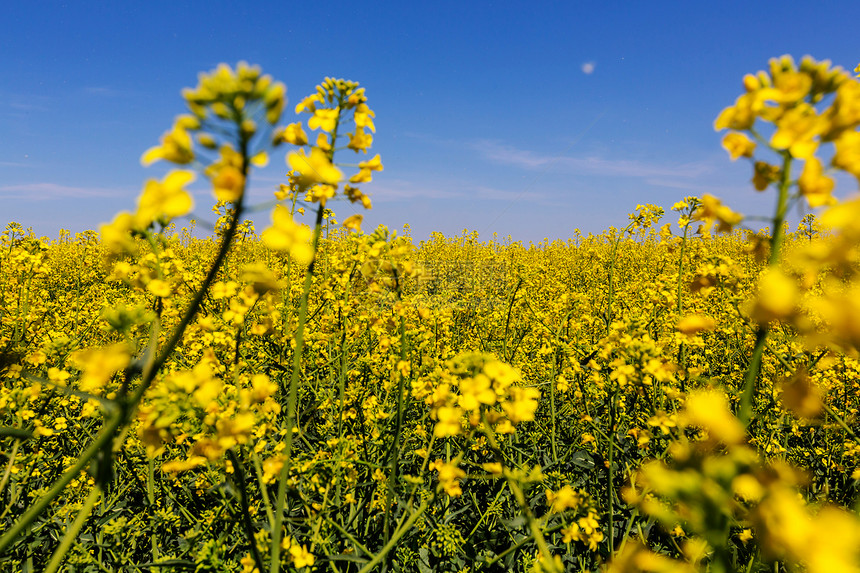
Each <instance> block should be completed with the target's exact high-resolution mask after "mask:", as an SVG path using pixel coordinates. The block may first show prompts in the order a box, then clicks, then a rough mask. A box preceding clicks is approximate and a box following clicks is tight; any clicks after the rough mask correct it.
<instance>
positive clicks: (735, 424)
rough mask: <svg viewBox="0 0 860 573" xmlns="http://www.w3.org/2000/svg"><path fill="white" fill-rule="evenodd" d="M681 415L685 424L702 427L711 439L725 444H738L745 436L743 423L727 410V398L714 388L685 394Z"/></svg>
mask: <svg viewBox="0 0 860 573" xmlns="http://www.w3.org/2000/svg"><path fill="white" fill-rule="evenodd" d="M682 417H683V419H684V421H685V423H686V424H689V425H693V426H700V427H702V428H704V429H705V430H707V431H708V435H709V436H710V438H711V439H712V440H718V441H720V442H722V443H724V444H727V445H734V444H740V443H742V442H743V441H744V438H745V437H746V431H745V430H744V427H743V424H741V423H740V421H739V420H738V419H737V418H735V416H734V415H733V414H732V412H731V410H729V403H728V400H726V397H725V396H724V395H723V394H721V393H719V392H717V391H715V390H697V391H695V392H693V393H692V394H690V395H689V396H687V402H686V404H685V406H684V412H683V416H682Z"/></svg>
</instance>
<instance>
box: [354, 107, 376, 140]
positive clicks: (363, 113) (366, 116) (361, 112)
mask: <svg viewBox="0 0 860 573" xmlns="http://www.w3.org/2000/svg"><path fill="white" fill-rule="evenodd" d="M373 117H376V114H375V113H374V112H373V110H372V109H370V108H369V107H367V104H364V103H360V104H358V105H357V106H356V107H355V115H354V117H353V119H354V120H355V125H356V126H358V127H363V128H367V129H369V130H370V131H372V132H374V133H376V127H375V126H374V125H373V119H371V118H373Z"/></svg>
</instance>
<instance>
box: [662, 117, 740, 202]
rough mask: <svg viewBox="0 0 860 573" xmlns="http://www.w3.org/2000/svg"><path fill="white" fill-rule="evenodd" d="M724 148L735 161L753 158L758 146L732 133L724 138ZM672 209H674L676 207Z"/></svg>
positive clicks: (735, 132)
mask: <svg viewBox="0 0 860 573" xmlns="http://www.w3.org/2000/svg"><path fill="white" fill-rule="evenodd" d="M723 147H724V148H725V149H726V151H728V152H729V157H731V159H732V161H734V160H735V159H737V158H738V157H752V156H753V152H754V151H755V147H756V144H755V142H754V141H752V140H751V139H750V138H749V137H747V136H746V135H744V134H743V133H739V132H737V131H732V132H730V133H727V134H726V135H725V137H723ZM675 205H676V206H677V205H678V204H677V203H676V204H675ZM685 206H686V205H685ZM672 208H673V209H674V208H675V207H672Z"/></svg>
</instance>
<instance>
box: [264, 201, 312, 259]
mask: <svg viewBox="0 0 860 573" xmlns="http://www.w3.org/2000/svg"><path fill="white" fill-rule="evenodd" d="M272 222H273V224H272V226H271V227H269V228H268V229H266V230H265V231H263V235H262V239H263V243H265V245H266V246H267V247H269V248H270V249H273V250H276V251H289V253H290V256H291V257H292V258H293V259H294V260H295V261H296V262H298V263H300V264H302V265H308V264H310V262H311V260H313V257H314V253H313V248H312V247H311V246H310V245H309V244H308V241H309V240H310V238H311V235H312V232H311V230H310V228H309V227H308V226H307V225H300V224H298V223H296V222H295V221H293V217H292V215H290V212H289V211H288V210H287V208H286V207H284V206H283V205H276V206H275V208H274V210H273V211H272Z"/></svg>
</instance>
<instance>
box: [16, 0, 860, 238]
mask: <svg viewBox="0 0 860 573" xmlns="http://www.w3.org/2000/svg"><path fill="white" fill-rule="evenodd" d="M811 6H812V5H811V4H810V3H808V2H799V1H783V2H763V1H762V2H749V1H748V0H747V1H743V2H734V1H720V2H691V1H689V0H687V1H684V2H674V1H673V2H656V1H654V2H632V1H628V2H600V3H596V2H593V3H586V2H574V1H568V2H530V3H523V2H478V1H475V2H462V1H459V2H445V1H434V2H420V3H419V2H414V3H413V2H364V3H356V2H349V3H346V2H344V3H340V2H328V3H326V2H295V1H281V2H271V3H268V2H256V3H250V2H247V3H244V2H243V3H238V2H226V1H224V2H221V1H213V0H210V1H207V2H202V1H201V2H197V1H193V2H183V1H179V0H174V1H171V2H162V1H148V2H130V1H129V2H127V1H115V2H111V1H107V0H101V1H95V0H86V1H85V0H80V1H77V2H74V1H70V2H47V1H39V0H32V1H27V2H14V3H9V5H8V6H6V7H4V14H3V18H2V21H0V54H2V55H3V58H2V59H3V73H2V80H0V213H2V215H0V223H2V224H5V223H7V222H9V221H17V222H19V223H21V224H22V225H24V226H25V227H27V226H31V227H33V229H34V231H35V232H36V233H37V235H47V236H51V237H56V236H57V233H58V230H59V229H60V228H65V229H70V230H71V231H73V232H80V231H82V230H85V229H94V228H97V227H98V224H99V223H101V222H104V221H108V220H110V219H111V218H112V217H113V215H114V214H115V213H116V212H117V211H120V210H123V209H129V210H130V209H133V207H134V204H135V203H134V202H135V199H136V197H137V195H138V193H139V192H140V189H141V188H142V185H143V183H144V181H145V180H146V179H147V178H150V177H158V176H161V175H162V174H163V169H162V168H160V167H151V168H144V167H142V166H141V165H140V161H139V159H140V156H141V154H142V152H143V151H144V150H146V149H147V148H148V147H150V146H152V145H155V144H156V143H157V142H158V139H159V137H160V136H161V134H162V133H163V132H164V131H165V130H167V129H168V128H169V126H170V124H171V122H172V120H173V118H174V116H175V115H177V114H179V113H182V112H183V111H185V110H184V107H183V102H182V99H181V97H180V90H181V89H182V88H183V87H186V86H194V85H196V83H197V74H198V72H200V71H204V70H209V69H211V68H213V67H215V66H216V65H217V64H218V63H220V62H227V63H230V64H231V65H233V64H235V63H236V62H237V61H239V60H246V61H248V62H250V63H254V64H258V65H260V66H261V67H262V69H263V71H264V72H266V73H269V74H271V75H272V76H274V77H275V79H277V80H280V81H282V82H284V83H285V84H286V85H287V89H288V97H289V100H290V105H288V108H287V113H286V114H285V118H284V120H285V121H295V119H294V118H295V115H294V114H293V108H294V106H295V104H296V103H297V102H298V101H300V100H301V98H303V97H304V96H305V95H307V94H308V93H310V92H311V91H312V90H313V88H314V86H315V85H316V84H317V83H319V82H320V81H321V80H322V79H323V78H324V77H325V76H333V77H343V78H346V79H351V80H355V81H359V82H360V83H361V84H362V85H363V86H365V87H366V88H367V95H368V98H369V101H368V103H369V105H370V107H371V108H373V109H374V110H375V111H376V122H375V123H376V127H377V133H376V137H375V139H374V146H373V150H372V151H373V153H380V154H381V155H382V160H383V163H384V165H385V171H383V172H382V173H379V174H377V175H376V176H375V177H374V181H373V183H370V184H367V185H366V186H365V187H364V188H365V190H366V191H367V192H368V193H369V194H370V195H371V197H372V198H373V201H374V208H373V210H372V211H371V212H369V213H367V215H366V218H365V225H364V227H365V229H366V230H369V229H372V228H373V227H374V226H375V225H377V224H385V225H387V226H389V227H390V228H397V229H399V228H401V227H402V226H403V225H404V224H409V225H410V226H411V229H412V233H413V235H414V236H415V237H416V238H418V239H423V238H426V237H427V236H428V235H429V233H431V232H434V231H439V232H442V233H444V234H446V235H453V234H459V233H461V232H462V231H463V229H469V230H476V231H478V232H480V234H481V238H482V239H488V238H491V236H492V234H493V233H498V234H499V236H500V237H506V236H508V235H510V236H512V237H513V239H514V240H522V241H526V242H527V241H535V242H536V241H539V240H541V239H543V238H544V237H548V238H550V239H555V238H562V239H564V238H567V237H570V236H572V233H573V230H574V229H575V228H578V229H580V230H581V231H582V232H584V233H587V232H600V231H601V230H603V229H605V228H607V227H608V226H610V225H616V226H623V225H625V224H626V220H627V213H629V212H630V211H632V210H633V209H634V208H635V206H636V204H637V203H656V204H658V205H661V206H663V207H664V208H666V209H667V210H668V208H669V207H670V206H671V205H672V204H673V203H674V202H675V201H677V200H679V199H681V198H683V197H684V196H685V195H701V194H703V193H711V194H715V195H718V196H720V197H721V198H723V199H724V200H725V201H726V202H728V203H729V204H730V205H732V206H733V207H735V208H736V209H737V210H740V211H742V212H745V213H748V214H761V215H765V214H769V213H771V212H772V203H773V197H772V195H770V194H757V193H756V192H755V191H753V190H752V187H751V186H750V184H749V183H748V181H749V178H750V175H751V173H750V169H751V168H750V166H749V164H748V163H744V162H737V163H731V162H730V161H729V159H728V157H727V155H726V153H725V152H724V151H723V150H722V148H721V147H720V135H719V134H717V133H715V132H714V131H713V127H712V125H713V120H714V118H715V117H716V116H717V114H718V113H719V112H720V110H721V109H723V108H724V107H726V106H728V105H730V104H732V103H733V102H734V100H735V98H736V97H737V96H738V95H739V94H740V92H741V78H742V77H743V75H744V74H745V73H748V72H755V71H757V70H759V69H763V68H765V67H766V65H767V61H768V59H769V58H771V57H775V56H780V55H782V54H791V55H793V56H794V57H795V58H796V59H797V60H799V59H800V57H802V56H803V55H805V54H809V55H812V56H813V57H815V58H817V59H831V60H832V61H833V62H834V63H835V64H838V65H841V66H843V67H844V68H846V69H849V70H850V69H853V67H854V66H855V65H856V64H857V63H858V61H860V43H858V42H857V37H858V36H857V30H858V26H860V4H858V3H857V2H856V0H845V1H834V2H826V1H822V2H818V3H816V8H812V7H811ZM302 119H304V118H302ZM340 158H341V160H344V161H347V160H349V161H352V160H353V159H354V158H352V157H347V156H341V157H340ZM286 170H287V168H286V165H285V164H284V161H283V157H282V156H281V155H280V154H279V155H277V156H274V157H273V160H272V162H271V164H270V166H269V167H268V168H266V169H264V170H262V171H259V172H257V173H256V174H255V176H254V178H253V180H252V189H251V197H252V200H253V201H252V202H263V201H266V200H268V199H270V198H271V193H272V191H273V190H274V189H276V188H277V185H278V184H279V183H280V182H283V181H284V174H285V173H286ZM856 186H857V185H856V182H855V181H853V180H847V179H842V180H840V181H839V188H838V190H837V193H838V194H842V195H847V194H850V193H852V192H854V191H855V190H856ZM195 200H196V209H195V214H196V215H197V216H198V217H199V218H201V219H208V220H211V219H212V214H211V213H210V212H209V207H210V206H211V195H210V194H209V192H208V191H207V190H206V188H205V187H204V186H203V183H202V182H200V183H197V186H196V187H195ZM332 207H333V208H334V210H335V211H336V213H337V214H338V216H339V218H340V219H344V218H346V216H348V215H350V214H352V213H353V212H354V210H353V208H352V206H351V205H349V204H348V203H334V204H332ZM255 222H256V226H257V229H258V231H261V230H262V229H263V228H264V227H265V226H266V224H267V222H268V221H267V216H266V215H263V214H258V215H257V216H256V217H255ZM181 224H182V222H181V221H180V225H181Z"/></svg>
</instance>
